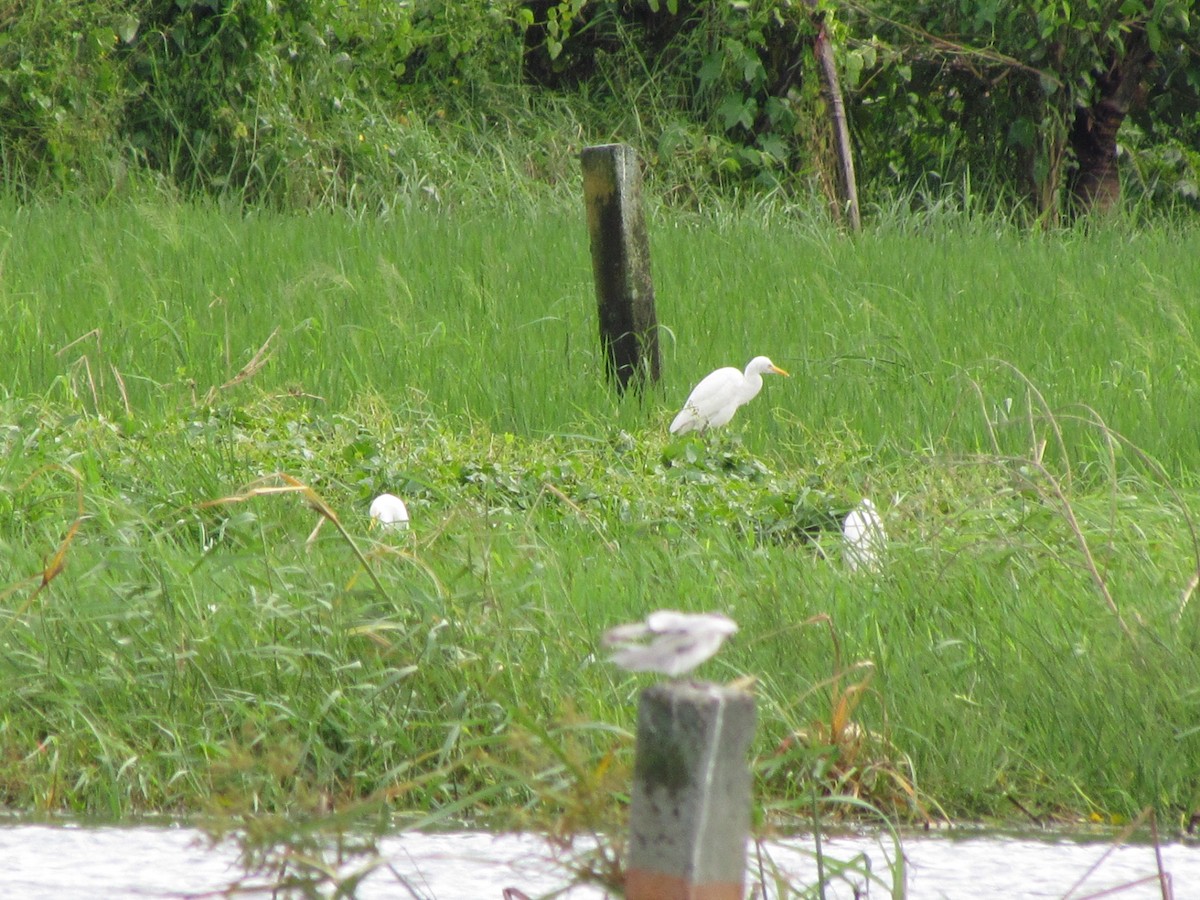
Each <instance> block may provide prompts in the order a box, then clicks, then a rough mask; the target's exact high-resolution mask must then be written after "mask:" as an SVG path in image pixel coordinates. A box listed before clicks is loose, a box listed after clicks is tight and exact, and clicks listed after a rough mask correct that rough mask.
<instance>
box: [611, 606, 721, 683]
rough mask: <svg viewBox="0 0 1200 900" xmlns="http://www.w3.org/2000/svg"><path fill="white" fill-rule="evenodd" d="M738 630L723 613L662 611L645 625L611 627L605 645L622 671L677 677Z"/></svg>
mask: <svg viewBox="0 0 1200 900" xmlns="http://www.w3.org/2000/svg"><path fill="white" fill-rule="evenodd" d="M737 630H738V627H737V623H736V622H734V621H733V619H731V618H729V617H728V616H723V615H721V614H720V613H681V612H676V611H675V610H673V609H660V610H658V611H657V612H652V613H650V615H649V616H647V617H646V621H645V622H635V623H633V624H632V625H618V626H617V627H616V628H610V629H609V630H608V631H606V632H605V633H604V637H603V639H602V643H603V644H604V646H605V647H612V648H614V649H613V652H612V656H610V657H609V661H610V662H612V663H614V664H616V665H618V666H620V667H621V668H622V669H627V670H628V671H630V672H661V673H662V674H664V675H667V676H669V677H671V678H678V677H679V676H680V675H682V674H684V673H685V672H690V671H691V670H692V669H694V668H696V666H698V665H700V663H702V662H704V661H705V660H706V659H708V658H709V657H710V656H712V655H713V654H714V653H716V652H717V651H718V650H719V649H721V644H723V643H724V642H725V638H727V637H729V635H731V634H733V633H734V632H735V631H737Z"/></svg>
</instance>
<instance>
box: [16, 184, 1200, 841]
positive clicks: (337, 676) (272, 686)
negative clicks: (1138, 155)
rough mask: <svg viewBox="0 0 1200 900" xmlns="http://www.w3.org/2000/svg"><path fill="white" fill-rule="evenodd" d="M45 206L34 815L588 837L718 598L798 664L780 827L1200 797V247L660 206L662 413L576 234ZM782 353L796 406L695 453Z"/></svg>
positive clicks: (39, 334)
mask: <svg viewBox="0 0 1200 900" xmlns="http://www.w3.org/2000/svg"><path fill="white" fill-rule="evenodd" d="M3 218H4V220H3V222H2V223H0V228H2V229H3V234H4V245H3V250H2V251H0V253H2V259H3V279H2V281H0V309H2V310H3V312H2V317H3V321H4V323H5V327H6V334H7V335H8V336H9V340H10V345H11V347H12V351H11V352H9V353H7V354H4V355H3V356H2V357H0V383H3V385H4V386H5V393H4V397H3V399H2V400H0V451H2V452H0V459H2V460H3V462H2V464H0V582H2V583H3V584H4V585H5V586H6V587H5V589H4V591H3V593H2V594H0V597H2V600H0V680H2V681H3V683H4V684H5V686H6V689H5V691H4V692H3V695H2V696H0V799H2V800H3V802H4V803H5V805H7V806H9V807H13V808H17V809H21V810H31V809H53V810H57V809H69V810H74V811H80V812H91V813H107V814H112V815H123V814H128V813H131V812H136V811H142V810H146V809H167V810H175V811H196V810H200V809H209V810H226V811H231V810H232V811H240V810H259V811H261V810H276V811H288V810H305V809H322V808H327V807H328V806H330V805H334V806H338V805H342V804H345V803H347V802H350V801H352V800H357V799H361V798H363V797H368V796H376V795H377V793H378V792H383V793H385V794H386V796H387V797H388V800H389V803H390V804H391V806H392V807H393V808H394V809H397V810H401V811H409V812H412V813H413V814H414V815H420V816H427V815H429V814H430V811H431V810H432V811H435V812H437V811H440V813H441V814H442V815H443V816H444V817H446V818H447V819H457V818H461V817H472V819H473V820H474V821H485V822H492V823H497V822H504V823H507V824H514V823H517V824H529V823H538V824H543V825H544V824H546V823H547V822H548V821H550V820H553V819H557V820H558V821H559V822H560V823H565V824H563V825H562V827H564V828H569V827H587V826H588V825H589V824H594V823H595V822H596V821H600V820H603V819H604V818H605V817H608V816H611V815H612V814H613V809H614V800H613V792H614V791H619V790H620V785H621V784H622V783H623V782H622V777H623V775H624V774H627V766H628V764H629V761H630V754H631V745H630V739H629V734H628V730H629V729H630V728H631V727H632V723H633V715H634V706H635V702H636V691H637V689H638V688H639V687H640V686H642V685H643V684H645V679H644V678H640V677H631V676H627V675H625V674H623V673H621V672H619V671H617V670H615V669H613V668H612V667H611V666H609V665H607V664H606V663H605V662H604V660H603V657H602V654H601V653H600V652H599V650H598V649H597V637H598V635H599V634H600V633H601V632H602V631H603V630H604V629H605V628H606V627H608V626H610V625H612V624H615V623H617V622H622V621H628V620H632V619H637V618H641V617H642V616H643V615H644V614H645V613H646V612H647V611H648V610H650V609H653V608H659V607H678V608H683V609H689V610H703V609H721V610H724V611H727V612H729V613H730V614H731V615H732V616H733V617H734V618H735V619H736V620H737V621H738V622H739V624H740V625H741V631H740V632H739V633H738V635H737V636H736V637H735V639H734V640H733V641H732V642H731V643H730V644H729V646H728V647H727V649H726V650H723V651H722V653H721V654H720V656H719V657H718V658H717V659H716V660H715V661H714V662H712V663H709V664H707V667H706V669H705V670H703V673H704V674H705V675H707V676H708V677H712V678H718V679H732V678H735V677H738V676H740V675H743V674H752V675H754V676H756V677H757V678H758V679H759V684H758V688H757V690H758V692H759V696H760V709H761V712H762V714H761V725H760V730H759V734H758V736H757V738H756V741H755V745H754V750H755V757H756V771H757V772H758V773H759V784H758V790H757V796H758V798H759V800H760V802H761V803H762V804H763V806H764V808H765V809H766V810H767V811H768V813H769V814H770V820H771V821H773V822H776V821H778V822H782V823H785V824H788V823H790V824H791V825H793V826H797V827H804V826H805V825H806V824H807V823H808V822H809V821H810V818H811V817H810V809H811V797H812V794H813V790H814V783H813V781H812V778H813V773H814V771H818V772H821V773H823V774H822V775H821V777H820V780H819V782H818V784H817V788H818V790H819V791H820V792H827V791H830V792H834V793H837V794H839V795H842V796H845V795H851V796H856V797H860V798H862V799H863V800H864V802H869V803H871V804H874V805H875V806H876V807H877V808H878V809H880V810H882V811H884V812H889V813H892V812H895V813H899V814H902V815H912V816H916V817H920V816H922V815H935V814H937V813H938V812H939V811H942V812H944V813H946V814H948V815H952V816H975V817H986V816H1010V815H1012V814H1013V813H1014V811H1016V810H1018V809H1026V810H1031V811H1034V812H1035V813H1036V814H1038V815H1046V816H1054V815H1067V816H1080V815H1093V816H1095V817H1097V818H1099V819H1101V820H1105V821H1111V820H1113V819H1120V818H1122V817H1130V816H1133V815H1134V814H1135V813H1136V812H1137V811H1138V810H1140V809H1141V808H1143V807H1144V806H1147V805H1154V806H1156V807H1158V808H1159V809H1160V810H1162V811H1163V813H1164V814H1166V815H1167V816H1168V817H1177V818H1186V815H1189V814H1190V810H1191V809H1193V808H1194V804H1195V802H1196V796H1195V788H1194V773H1195V770H1196V765H1197V761H1198V757H1200V737H1198V736H1197V733H1196V731H1195V729H1194V727H1193V725H1192V723H1194V722H1195V721H1196V716H1197V713H1198V712H1200V709H1198V707H1200V695H1198V694H1197V692H1196V689H1195V687H1194V686H1195V684H1196V683H1197V675H1198V674H1200V673H1198V672H1197V669H1198V668H1200V663H1197V659H1198V657H1197V655H1196V653H1195V643H1196V635H1197V631H1196V623H1197V621H1198V620H1197V619H1196V615H1197V607H1196V606H1195V605H1194V604H1193V603H1192V602H1191V600H1190V594H1189V593H1188V592H1187V587H1188V584H1189V579H1190V578H1191V576H1192V574H1193V573H1194V572H1195V571H1196V566H1197V556H1198V554H1197V547H1196V538H1195V535H1194V532H1193V526H1192V520H1193V517H1194V516H1195V515H1196V512H1197V509H1198V508H1200V502H1198V498H1197V495H1196V482H1195V478H1194V476H1193V473H1194V471H1195V470H1196V463H1197V453H1198V451H1200V447H1198V446H1197V442H1196V432H1195V426H1194V409H1195V400H1196V397H1195V386H1194V379H1193V377H1192V374H1191V373H1192V371H1193V370H1195V369H1196V366H1195V357H1196V353H1197V350H1196V345H1195V341H1194V339H1193V335H1194V334H1195V328H1196V325H1197V321H1196V320H1197V317H1198V316H1200V313H1198V312H1197V310H1196V307H1195V304H1193V303H1191V302H1190V293H1189V292H1190V290H1191V287H1190V286H1191V285H1194V284H1195V283H1197V282H1198V281H1200V279H1198V278H1197V276H1198V275H1200V272H1197V269H1198V268H1200V253H1196V252H1195V250H1196V249H1197V248H1196V246H1195V245H1196V243H1197V234H1196V232H1195V231H1194V230H1189V229H1187V228H1183V227H1168V226H1162V227H1161V228H1158V229H1150V230H1146V231H1141V232H1132V231H1126V230H1123V229H1122V228H1120V227H1114V228H1113V229H1112V230H1110V231H1104V230H1100V231H1097V232H1095V233H1089V234H1083V233H1079V234H1075V233H1069V234H1062V235H1057V236H1055V235H1039V236H1028V235H1019V234H1017V233H1015V232H1013V231H1011V230H1009V229H1008V228H1006V227H1004V225H1003V224H1002V223H991V224H990V225H989V224H988V223H984V222H979V221H976V222H971V221H969V220H963V221H962V222H960V224H959V226H958V227H957V228H955V229H949V230H940V229H939V230H936V231H934V230H923V229H921V228H919V227H880V228H879V229H877V230H876V231H874V232H872V233H869V234H866V235H864V236H862V237H860V238H857V239H854V240H849V239H845V238H842V237H839V236H837V235H836V234H833V233H831V232H828V231H826V230H824V229H823V228H822V227H821V226H819V225H818V224H817V223H809V224H799V225H787V224H785V223H782V222H779V221H770V220H769V219H768V220H766V221H764V219H763V218H762V217H748V216H740V215H737V214H734V213H732V212H725V213H722V214H720V215H718V216H716V217H714V218H712V219H709V220H702V219H700V218H698V217H695V216H689V215H680V214H675V213H668V212H663V211H657V212H655V213H654V214H653V215H652V217H651V222H652V228H653V233H652V236H651V245H652V253H653V266H654V273H655V278H656V289H657V293H658V305H659V320H660V323H661V324H662V326H663V327H664V348H665V357H666V359H665V362H666V365H665V376H664V379H663V383H662V385H661V386H659V387H658V388H655V389H652V390H651V391H649V392H648V393H647V395H646V396H645V397H643V398H641V399H640V400H639V399H637V398H634V397H630V398H629V399H627V400H625V401H624V402H619V401H617V400H616V399H615V398H614V396H613V394H612V393H611V391H610V390H609V389H608V388H607V387H606V386H605V385H604V384H603V380H602V375H601V372H602V368H603V367H602V365H601V361H600V359H599V356H598V351H597V347H596V344H597V341H596V338H595V328H596V326H595V323H594V320H595V315H594V312H593V307H594V299H593V294H592V287H591V279H590V264H589V259H588V253H587V245H586V234H585V232H584V226H583V217H582V214H579V213H578V210H576V209H574V208H573V206H571V205H569V204H566V203H562V204H549V205H548V206H547V208H546V210H545V211H544V212H541V213H534V212H531V211H529V210H525V211H524V212H522V213H520V214H519V215H518V214H517V213H516V212H514V210H513V208H511V207H493V208H479V209H475V210H467V209H457V210H454V211H453V212H450V213H446V212H442V213H437V212H434V211H430V210H421V209H417V208H413V209H410V210H406V211H403V212H400V211H398V212H397V213H396V214H395V215H394V216H393V217H392V218H390V219H387V220H379V221H371V222H364V221H354V220H351V219H348V218H344V217H340V216H336V215H325V216H321V215H317V216H305V217H283V216H273V215H266V214H262V215H254V216H249V217H244V216H235V215H230V214H228V213H225V212H223V211H221V210H217V209H207V208H195V207H190V206H178V205H171V204H168V203H156V204H153V205H138V204H130V205H114V206H110V207H101V208H78V207H73V206H69V205H47V206H38V207H23V208H13V207H8V208H6V209H5V210H4V213H3ZM756 353H767V354H769V355H771V357H772V358H773V359H774V360H775V361H776V362H777V363H779V364H780V365H783V366H784V367H785V368H788V369H790V370H792V372H793V376H794V377H792V378H791V379H774V380H771V381H770V382H769V383H768V385H767V386H766V387H765V388H764V390H763V392H762V394H761V395H760V396H759V397H758V398H757V399H755V400H754V401H753V402H752V403H751V404H750V405H749V406H748V407H746V408H745V409H743V410H742V411H741V412H739V414H738V416H737V417H736V418H735V420H734V423H733V425H732V427H731V432H732V433H731V434H727V435H725V436H723V437H718V438H715V439H713V440H710V441H702V440H682V441H681V440H675V439H670V438H669V436H668V435H667V434H666V433H665V426H666V423H667V422H668V421H669V417H670V415H672V414H673V413H674V411H675V409H676V407H677V405H678V404H679V403H680V402H681V401H682V398H683V397H684V396H686V393H687V391H688V389H689V388H690V386H691V385H692V384H693V383H694V382H695V381H696V380H698V379H699V378H700V377H701V376H702V375H703V374H705V373H706V372H707V371H709V370H710V369H712V368H714V367H716V366H718V365H725V364H744V362H745V361H746V360H747V359H749V357H750V356H752V355H754V354H756ZM277 473H284V475H286V476H287V477H286V478H285V477H282V476H281V475H279V474H277ZM383 490H391V491H394V492H397V493H400V494H402V495H404V496H405V497H406V499H407V500H408V501H409V504H410V508H411V510H412V513H413V528H412V530H411V532H409V533H407V534H403V535H393V534H387V533H380V532H378V531H373V530H371V529H370V528H369V526H368V522H367V519H366V514H365V509H366V504H367V502H368V501H369V499H370V498H371V496H373V495H374V494H376V493H378V492H380V491H383ZM863 494H870V495H871V496H873V497H874V498H875V499H876V501H877V502H878V503H879V505H880V506H881V508H883V509H884V510H885V517H886V524H887V528H888V530H889V533H890V536H891V541H890V545H889V553H888V558H887V560H886V566H885V568H884V569H883V571H882V572H881V573H879V574H878V575H876V576H871V575H869V574H864V573H857V574H851V573H849V572H848V571H847V570H846V569H845V568H844V567H843V566H842V565H841V560H840V547H839V536H838V534H837V531H836V527H837V522H838V519H839V517H840V515H841V514H843V513H844V512H845V511H846V509H848V508H849V506H850V505H851V504H853V503H854V502H856V501H857V499H858V498H859V497H860V496H862V495H863ZM335 517H336V521H335V520H334V519H335ZM851 721H852V722H853V723H854V725H855V727H854V728H853V729H851V728H848V727H845V726H847V725H848V724H849V723H850V722H851ZM615 805H616V806H619V802H616V803H615Z"/></svg>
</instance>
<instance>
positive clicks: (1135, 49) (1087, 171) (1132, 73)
mask: <svg viewBox="0 0 1200 900" xmlns="http://www.w3.org/2000/svg"><path fill="white" fill-rule="evenodd" d="M1153 58H1154V56H1153V54H1152V53H1151V51H1150V44H1149V41H1148V40H1147V39H1146V31H1145V29H1144V28H1142V27H1140V26H1137V27H1134V28H1131V29H1130V30H1129V31H1128V32H1127V33H1126V35H1125V43H1124V47H1123V50H1122V51H1114V53H1113V58H1112V60H1111V62H1110V64H1109V67H1108V69H1107V71H1104V72H1101V73H1099V75H1098V77H1097V78H1096V93H1095V100H1094V102H1093V103H1092V105H1091V106H1084V107H1080V108H1079V109H1078V110H1077V111H1076V114H1075V122H1074V124H1073V125H1072V126H1071V132H1070V135H1069V140H1070V143H1071V149H1072V151H1073V152H1074V155H1075V168H1074V173H1073V175H1072V178H1071V202H1072V206H1073V211H1074V212H1075V213H1076V214H1077V215H1086V214H1088V213H1105V212H1108V211H1109V210H1111V209H1112V208H1113V207H1114V206H1116V204H1117V201H1119V200H1120V198H1121V178H1120V175H1119V173H1118V171H1117V132H1118V131H1119V130H1120V128H1121V123H1122V122H1124V121H1125V117H1126V116H1127V115H1128V114H1129V109H1130V107H1131V106H1132V105H1133V103H1134V101H1135V99H1136V98H1137V96H1138V93H1139V88H1140V87H1141V83H1142V75H1143V74H1144V73H1145V71H1146V69H1147V67H1148V66H1149V65H1150V63H1151V61H1152V60H1153Z"/></svg>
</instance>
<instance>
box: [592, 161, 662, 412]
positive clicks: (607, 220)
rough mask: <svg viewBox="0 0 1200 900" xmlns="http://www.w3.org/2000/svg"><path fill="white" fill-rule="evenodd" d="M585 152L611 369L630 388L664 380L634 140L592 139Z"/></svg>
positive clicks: (619, 388)
mask: <svg viewBox="0 0 1200 900" xmlns="http://www.w3.org/2000/svg"><path fill="white" fill-rule="evenodd" d="M580 158H581V161H582V163H583V196H584V202H585V204H586V206H587V226H588V236H589V238H590V242H591V248H592V273H593V277H594V278H595V282H596V300H597V303H598V305H599V310H600V344H601V346H602V347H603V350H604V358H605V363H604V369H605V374H606V375H607V376H608V378H609V380H610V381H615V382H616V387H617V391H618V392H619V393H621V394H624V393H625V390H626V388H628V387H629V385H630V383H631V382H632V383H633V384H634V386H635V388H637V389H639V390H640V389H641V388H642V386H643V385H644V384H645V383H646V381H647V380H649V381H651V382H657V381H658V379H659V373H660V368H661V363H660V360H659V351H658V317H657V315H656V313H655V311H654V283H653V281H652V280H651V278H650V241H649V238H648V237H647V235H646V220H645V217H644V215H643V213H642V177H641V172H640V170H639V169H638V162H637V153H636V152H635V151H634V149H633V148H632V147H630V146H628V145H627V144H600V145H597V146H593V147H585V148H584V150H583V153H582V154H581V156H580Z"/></svg>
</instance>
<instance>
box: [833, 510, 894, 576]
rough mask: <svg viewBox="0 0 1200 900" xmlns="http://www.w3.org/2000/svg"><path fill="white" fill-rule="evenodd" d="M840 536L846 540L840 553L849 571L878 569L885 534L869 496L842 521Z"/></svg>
mask: <svg viewBox="0 0 1200 900" xmlns="http://www.w3.org/2000/svg"><path fill="white" fill-rule="evenodd" d="M842 537H843V538H845V541H846V542H845V544H844V546H843V554H842V555H843V558H844V559H845V560H846V566H847V567H848V568H849V569H850V571H851V572H856V571H858V570H859V569H860V568H861V569H867V570H868V571H871V572H878V571H879V566H880V562H881V561H882V558H883V547H884V544H886V543H887V534H886V533H885V532H884V530H883V519H882V518H880V516H879V511H878V510H876V509H875V504H874V503H873V502H872V501H871V498H870V497H864V498H863V500H862V502H861V503H859V504H858V506H856V507H854V509H852V510H850V512H849V514H848V515H847V516H846V520H845V522H843V523H842Z"/></svg>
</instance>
